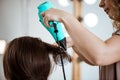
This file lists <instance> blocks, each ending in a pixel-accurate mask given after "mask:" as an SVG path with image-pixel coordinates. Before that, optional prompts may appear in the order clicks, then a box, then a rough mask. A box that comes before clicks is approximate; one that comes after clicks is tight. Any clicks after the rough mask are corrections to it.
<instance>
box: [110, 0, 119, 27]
mask: <svg viewBox="0 0 120 80" xmlns="http://www.w3.org/2000/svg"><path fill="white" fill-rule="evenodd" d="M110 2H111V6H112V7H113V8H112V9H113V11H112V15H113V20H114V21H113V25H114V27H115V28H116V29H120V0H110Z"/></svg>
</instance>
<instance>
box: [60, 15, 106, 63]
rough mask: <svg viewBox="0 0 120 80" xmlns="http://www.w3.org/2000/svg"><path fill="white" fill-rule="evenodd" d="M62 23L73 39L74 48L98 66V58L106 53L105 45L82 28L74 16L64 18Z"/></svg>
mask: <svg viewBox="0 0 120 80" xmlns="http://www.w3.org/2000/svg"><path fill="white" fill-rule="evenodd" d="M67 16H69V15H67ZM62 22H63V23H64V25H65V28H66V30H67V31H68V33H69V35H70V36H71V38H72V39H73V41H74V43H75V45H74V46H75V47H77V48H79V49H80V50H79V51H80V52H82V53H83V54H82V55H83V56H85V57H87V58H88V59H89V60H90V61H93V62H92V63H95V64H99V61H100V60H99V59H100V57H103V55H102V54H103V53H105V52H106V45H105V43H104V42H103V41H102V40H100V39H99V38H97V37H96V36H95V35H93V34H92V33H91V32H89V31H88V30H87V29H85V28H84V27H82V24H81V23H80V22H79V21H78V20H77V19H76V18H75V17H74V16H71V15H70V16H69V17H65V18H63V19H62ZM80 54H81V53H80ZM78 55H79V53H78Z"/></svg>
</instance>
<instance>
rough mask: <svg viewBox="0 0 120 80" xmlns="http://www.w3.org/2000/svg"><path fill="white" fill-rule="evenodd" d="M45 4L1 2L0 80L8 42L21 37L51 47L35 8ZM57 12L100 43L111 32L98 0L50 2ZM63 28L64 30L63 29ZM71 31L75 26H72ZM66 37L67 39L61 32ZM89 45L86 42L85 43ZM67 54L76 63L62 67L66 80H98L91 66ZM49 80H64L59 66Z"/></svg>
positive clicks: (23, 0)
mask: <svg viewBox="0 0 120 80" xmlns="http://www.w3.org/2000/svg"><path fill="white" fill-rule="evenodd" d="M45 1H46V0H0V80H5V79H4V74H3V64H2V57H3V55H4V54H3V53H4V48H5V46H6V44H7V43H9V41H11V40H12V39H14V38H16V37H20V36H33V37H39V38H41V39H42V40H43V41H45V42H48V43H51V44H53V43H54V42H55V41H54V39H53V37H52V36H51V35H50V34H49V32H48V31H47V30H46V29H45V28H44V27H43V26H42V25H41V23H40V22H39V18H38V10H37V6H38V5H39V4H41V3H43V2H45ZM49 1H51V2H52V3H53V5H55V6H56V8H58V9H62V10H65V11H67V12H69V13H71V14H73V15H75V17H76V18H77V19H78V20H79V21H80V22H82V23H83V25H84V27H86V28H87V29H88V30H89V31H91V32H93V33H94V34H95V35H96V36H98V37H99V38H101V39H102V40H106V39H108V38H109V37H110V36H111V34H112V32H113V30H114V29H113V28H112V24H111V20H110V19H109V18H108V16H107V15H106V14H105V13H104V11H103V9H101V8H100V7H99V2H100V0H49ZM63 28H64V27H63ZM73 28H74V26H73ZM64 33H65V35H66V36H69V35H68V34H67V32H66V30H65V29H64ZM88 41H89V40H88ZM67 50H68V53H69V54H70V55H71V56H73V57H74V58H75V59H74V61H73V62H72V63H68V64H66V65H65V73H66V78H67V80H98V79H99V67H98V66H91V65H88V64H86V63H85V62H83V61H80V59H79V57H76V55H74V54H75V52H74V51H73V50H72V48H68V49H67ZM49 80H64V79H63V75H62V68H61V66H56V67H55V69H54V70H53V73H52V74H51V75H50V77H49Z"/></svg>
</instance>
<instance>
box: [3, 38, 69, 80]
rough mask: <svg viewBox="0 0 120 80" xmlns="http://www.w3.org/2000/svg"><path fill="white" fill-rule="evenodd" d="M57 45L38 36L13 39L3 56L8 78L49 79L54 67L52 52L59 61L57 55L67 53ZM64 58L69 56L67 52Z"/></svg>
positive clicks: (24, 79) (8, 79) (12, 79)
mask: <svg viewBox="0 0 120 80" xmlns="http://www.w3.org/2000/svg"><path fill="white" fill-rule="evenodd" d="M60 50H61V49H60V48H59V47H57V46H53V45H51V44H48V43H45V42H43V41H42V40H40V39H38V38H33V37H28V36H26V37H20V38H16V39H14V40H12V41H11V42H10V43H9V44H8V46H7V48H6V51H5V54H4V58H3V67H4V74H5V78H6V79H7V80H47V78H48V76H49V74H50V70H51V67H52V64H51V60H50V56H49V55H50V54H51V55H52V56H53V59H54V61H55V63H57V61H58V59H57V55H59V54H65V53H64V51H60ZM64 58H69V56H68V55H67V54H65V55H64Z"/></svg>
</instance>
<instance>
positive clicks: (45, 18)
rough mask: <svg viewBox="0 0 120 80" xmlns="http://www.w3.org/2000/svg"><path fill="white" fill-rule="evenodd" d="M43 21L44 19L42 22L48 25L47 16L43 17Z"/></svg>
mask: <svg viewBox="0 0 120 80" xmlns="http://www.w3.org/2000/svg"><path fill="white" fill-rule="evenodd" d="M43 21H44V24H45V25H46V26H48V27H49V26H50V25H49V21H50V20H49V16H45V17H43Z"/></svg>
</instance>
